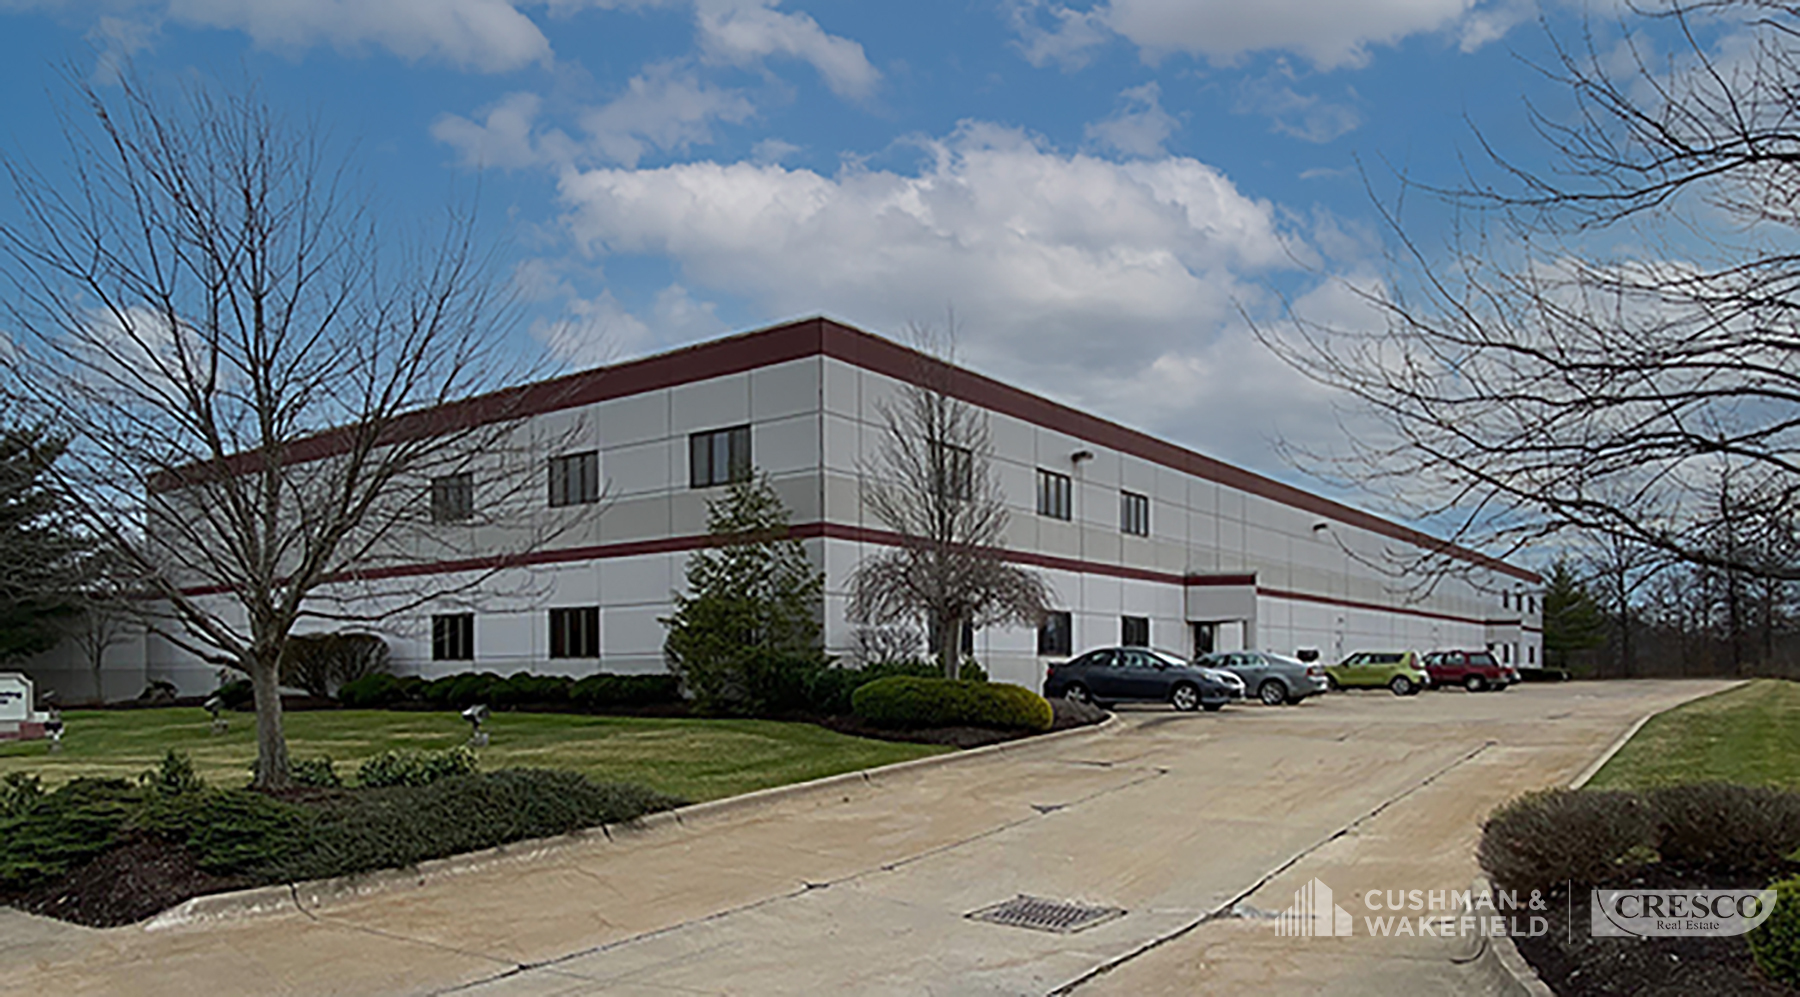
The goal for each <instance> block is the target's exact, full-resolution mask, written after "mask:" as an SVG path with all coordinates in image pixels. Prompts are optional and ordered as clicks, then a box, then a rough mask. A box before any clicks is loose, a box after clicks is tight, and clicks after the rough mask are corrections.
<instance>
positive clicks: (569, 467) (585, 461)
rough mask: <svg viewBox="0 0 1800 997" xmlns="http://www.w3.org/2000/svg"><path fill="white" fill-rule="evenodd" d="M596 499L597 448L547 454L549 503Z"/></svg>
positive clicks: (598, 457) (597, 493) (598, 484)
mask: <svg viewBox="0 0 1800 997" xmlns="http://www.w3.org/2000/svg"><path fill="white" fill-rule="evenodd" d="M598 501H600V452H599V451H598V450H589V451H588V452H586V453H572V454H566V455H564V456H562V457H552V458H550V504H551V505H552V506H564V505H588V504H590V503H593V502H598Z"/></svg>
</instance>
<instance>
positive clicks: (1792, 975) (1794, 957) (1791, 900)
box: [1748, 876, 1800, 987]
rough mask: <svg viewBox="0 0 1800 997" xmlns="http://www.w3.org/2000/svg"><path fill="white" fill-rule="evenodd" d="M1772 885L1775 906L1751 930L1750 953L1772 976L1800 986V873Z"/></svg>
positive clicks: (1765, 971) (1758, 965) (1771, 977)
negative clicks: (1762, 920) (1765, 917)
mask: <svg viewBox="0 0 1800 997" xmlns="http://www.w3.org/2000/svg"><path fill="white" fill-rule="evenodd" d="M1771 885H1772V886H1773V888H1774V890H1775V909H1774V910H1773V911H1772V912H1770V914H1769V919H1768V920H1767V921H1764V922H1763V923H1762V924H1760V925H1758V926H1757V927H1756V928H1755V929H1754V930H1752V931H1751V932H1750V934H1749V937H1748V941H1749V942H1750V954H1751V955H1752V956H1754V957H1755V958H1756V965H1757V967H1758V968H1760V969H1761V970H1762V971H1763V972H1764V973H1766V974H1768V976H1769V978H1770V979H1773V980H1779V981H1781V982H1782V983H1785V984H1787V985H1788V986H1791V987H1794V986H1800V876H1795V877H1793V878H1791V879H1784V880H1781V881H1780V882H1777V883H1774V884H1771Z"/></svg>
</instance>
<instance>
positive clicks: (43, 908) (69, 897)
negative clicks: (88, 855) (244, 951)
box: [0, 836, 250, 928]
mask: <svg viewBox="0 0 1800 997" xmlns="http://www.w3.org/2000/svg"><path fill="white" fill-rule="evenodd" d="M249 885H250V881H249V880H245V879H239V878H233V877H228V876H214V875H212V874H210V873H207V872H204V871H202V870H201V869H199V868H198V867H196V866H195V865H194V859H193V857H192V856H191V855H189V854H188V852H187V849H185V848H182V847H181V846H180V845H177V844H172V843H170V842H167V841H164V840H162V839H160V838H155V837H150V836H145V837H141V838H138V839H136V840H133V841H130V842H127V843H126V844H124V845H121V846H119V847H118V848H114V849H111V850H109V851H107V852H104V853H102V854H101V855H100V856H99V857H98V858H96V859H94V860H93V861H92V862H89V863H88V864H86V865H84V866H81V867H80V868H77V869H74V870H71V871H70V872H69V874H68V875H66V876H62V877H59V878H57V879H54V880H51V881H49V882H46V883H42V884H40V885H38V886H36V887H33V888H32V889H30V890H26V891H24V892H22V893H13V894H4V893H0V903H3V904H5V905H7V906H9V907H17V908H18V909H20V910H22V911H27V912H29V913H32V914H42V915H44V916H46V917H54V918H57V919H58V920H62V921H70V922H73V923H75V924H82V925H86V926H88V927H90V928H116V927H119V926H121V925H126V924H134V923H136V922H138V921H142V920H143V919H145V918H147V917H152V916H154V915H156V914H160V913H162V912H163V911H165V910H168V909H169V908H170V907H173V906H175V905H176V904H179V903H181V902H182V901H184V900H188V899H191V898H193V897H198V896H204V895H206V894H208V893H222V892H225V891H227V890H236V889H242V888H243V887H245V886H249Z"/></svg>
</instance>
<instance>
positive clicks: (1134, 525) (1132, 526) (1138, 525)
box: [1119, 492, 1150, 537]
mask: <svg viewBox="0 0 1800 997" xmlns="http://www.w3.org/2000/svg"><path fill="white" fill-rule="evenodd" d="M1119 529H1121V530H1123V531H1125V532H1126V533H1130V534H1132V535H1133V536H1139V537H1147V536H1149V535H1150V496H1148V495H1139V494H1138V493H1136V492H1120V493H1119Z"/></svg>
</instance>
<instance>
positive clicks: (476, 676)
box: [338, 671, 681, 712]
mask: <svg viewBox="0 0 1800 997" xmlns="http://www.w3.org/2000/svg"><path fill="white" fill-rule="evenodd" d="M338 701H339V702H341V703H343V704H344V705H345V706H348V707H350V708H351V709H358V710H380V709H389V708H392V707H396V706H402V705H405V704H409V703H419V704H424V705H427V706H432V707H436V708H438V709H444V710H461V709H467V708H468V707H470V706H474V705H475V704H477V703H485V704H487V705H488V706H491V707H493V708H495V709H500V710H505V709H517V708H520V707H539V708H549V709H559V710H567V709H570V708H574V709H576V710H586V711H591V712H592V711H600V710H605V709H609V708H612V707H619V706H634V707H635V706H658V705H662V704H665V703H679V702H681V685H680V683H679V682H678V681H677V680H676V678H675V676H673V675H613V674H609V673H606V672H601V673H599V674H597V675H589V676H587V677H585V678H582V679H572V678H569V677H568V676H566V675H534V674H532V673H531V672H523V671H522V672H515V673H514V674H513V675H512V676H510V677H508V678H501V677H500V676H499V675H496V674H495V673H493V672H458V673H457V674H455V675H446V676H444V677H443V678H439V679H432V680H429V681H428V680H426V679H422V678H417V677H413V676H409V677H406V678H399V677H396V676H393V675H369V676H366V677H364V678H360V679H357V680H356V681H354V682H346V683H344V685H343V687H342V688H340V689H339V690H338Z"/></svg>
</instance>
